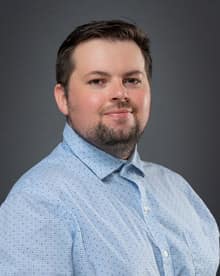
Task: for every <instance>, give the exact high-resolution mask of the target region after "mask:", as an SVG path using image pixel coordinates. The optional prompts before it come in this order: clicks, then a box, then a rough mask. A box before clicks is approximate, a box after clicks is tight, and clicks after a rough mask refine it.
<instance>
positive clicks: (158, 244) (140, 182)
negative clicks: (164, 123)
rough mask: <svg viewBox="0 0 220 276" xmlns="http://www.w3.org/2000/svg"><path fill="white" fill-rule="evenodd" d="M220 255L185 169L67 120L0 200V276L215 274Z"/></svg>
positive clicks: (214, 234)
mask: <svg viewBox="0 0 220 276" xmlns="http://www.w3.org/2000/svg"><path fill="white" fill-rule="evenodd" d="M218 263H219V231H218V227H217V224H216V222H215V220H214V218H213V216H212V215H211V213H210V211H209V210H208V208H207V207H206V206H205V204H204V202H203V201H202V200H201V199H200V198H199V196H198V195H197V194H196V193H195V192H194V191H193V189H192V188H191V187H190V185H189V184H188V183H187V182H186V181H185V180H184V179H183V178H182V177H181V176H180V175H178V174H177V173H174V172H172V171H170V170H169V169H167V168H165V167H163V166H160V165H156V164H153V163H149V162H144V161H141V160H140V157H139V155H138V152H137V150H135V152H134V154H133V155H132V157H131V158H130V159H129V160H121V159H118V158H115V157H113V156H111V155H109V154H107V153H105V152H103V151H101V150H100V149H98V148H96V147H95V146H93V145H92V144H90V143H88V142H87V141H86V140H84V139H83V138H81V137H80V136H79V135H78V134H77V133H75V132H74V130H72V128H71V127H70V126H69V125H68V124H66V126H65V128H64V133H63V141H62V143H60V144H59V145H58V146H57V147H56V148H55V149H54V150H53V151H52V153H51V154H50V155H48V156H47V157H46V158H45V159H43V160H42V161H41V162H39V163H38V164H37V165H36V166H34V167H33V168H32V169H30V170H29V171H28V172H27V173H25V174H24V175H23V176H22V177H21V178H20V179H19V180H18V181H17V183H16V184H15V185H14V187H13V189H12V190H11V192H10V193H9V195H8V197H7V198H6V200H5V201H4V203H3V204H2V205H1V208H0V275H1V276H7V275H19V276H25V275H28V276H31V275H39V276H44V275H45V276H56V275H57V276H58V275H59V276H61V275H63V276H64V275H65V276H69V275H77V276H93V275H97V276H159V275H166V276H174V275H175V276H176V275H178V276H194V275H198V276H214V275H216V271H217V267H218Z"/></svg>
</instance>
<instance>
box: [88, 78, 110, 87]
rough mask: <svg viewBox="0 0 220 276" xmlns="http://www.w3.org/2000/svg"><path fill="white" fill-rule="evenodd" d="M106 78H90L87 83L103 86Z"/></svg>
mask: <svg viewBox="0 0 220 276" xmlns="http://www.w3.org/2000/svg"><path fill="white" fill-rule="evenodd" d="M106 82H107V81H106V79H92V80H89V81H88V84H90V85H94V86H104V85H105V84H106Z"/></svg>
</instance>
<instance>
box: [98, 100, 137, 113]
mask: <svg viewBox="0 0 220 276" xmlns="http://www.w3.org/2000/svg"><path fill="white" fill-rule="evenodd" d="M115 109H119V110H120V109H128V110H131V112H132V113H133V112H135V111H136V107H135V106H134V105H133V104H131V103H130V102H128V101H117V102H115V103H113V104H111V105H109V106H107V107H105V108H103V110H101V114H103V113H106V112H109V111H111V110H115Z"/></svg>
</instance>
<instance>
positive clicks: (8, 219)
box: [0, 191, 74, 276]
mask: <svg viewBox="0 0 220 276" xmlns="http://www.w3.org/2000/svg"><path fill="white" fill-rule="evenodd" d="M58 203H59V200H58V202H50V200H48V199H47V198H44V196H42V195H38V194H37V193H34V192H33V193H31V192H30V191H19V192H16V193H12V194H11V195H9V196H8V198H7V199H6V200H5V202H4V203H3V204H2V206H1V208H0V271H1V275H4V276H5V275H48V276H49V275H53V276H54V275H72V273H73V266H72V256H71V251H72V244H73V235H74V229H73V228H74V227H73V221H72V218H70V217H69V216H68V215H67V214H66V213H65V210H64V208H62V206H60V205H59V204H58Z"/></svg>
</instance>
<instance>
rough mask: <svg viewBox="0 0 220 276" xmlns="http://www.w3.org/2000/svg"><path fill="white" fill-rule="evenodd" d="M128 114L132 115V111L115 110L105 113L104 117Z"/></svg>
mask: <svg viewBox="0 0 220 276" xmlns="http://www.w3.org/2000/svg"><path fill="white" fill-rule="evenodd" d="M128 113H132V110H131V109H113V110H109V111H106V112H104V115H114V114H116V115H117V114H118V115H120V114H128Z"/></svg>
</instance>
